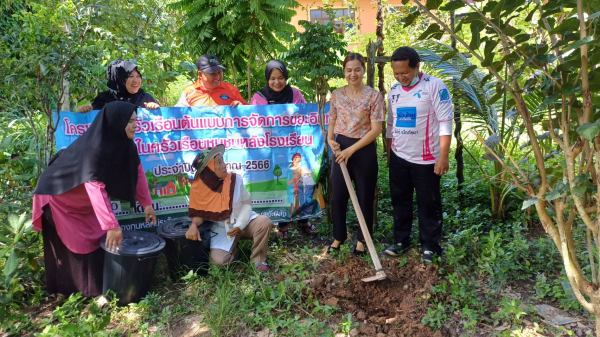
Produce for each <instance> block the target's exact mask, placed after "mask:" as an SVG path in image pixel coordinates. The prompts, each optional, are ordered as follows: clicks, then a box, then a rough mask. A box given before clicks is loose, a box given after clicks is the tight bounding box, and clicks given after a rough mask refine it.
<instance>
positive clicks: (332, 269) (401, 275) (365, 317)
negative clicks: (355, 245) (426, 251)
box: [310, 257, 442, 337]
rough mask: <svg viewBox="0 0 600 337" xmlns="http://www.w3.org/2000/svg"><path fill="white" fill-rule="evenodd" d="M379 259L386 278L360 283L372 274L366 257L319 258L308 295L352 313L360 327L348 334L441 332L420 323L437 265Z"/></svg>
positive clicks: (435, 280) (429, 336)
mask: <svg viewBox="0 0 600 337" xmlns="http://www.w3.org/2000/svg"><path fill="white" fill-rule="evenodd" d="M381 263H382V265H383V268H384V271H385V273H386V274H387V276H388V278H387V279H386V280H383V281H377V282H371V283H365V282H362V281H361V278H363V277H368V276H372V275H375V271H374V270H373V269H372V268H370V267H369V265H368V263H367V262H365V261H363V260H361V259H358V258H355V257H350V258H349V259H347V260H346V261H344V262H343V263H342V264H338V263H337V262H336V261H334V260H331V259H328V260H324V261H323V263H322V264H321V266H320V268H319V271H318V272H317V273H316V275H315V278H314V279H313V280H312V282H311V283H310V286H311V291H312V293H313V296H314V297H315V298H316V299H318V300H319V303H323V304H327V305H331V306H336V307H339V308H340V309H341V311H342V312H343V313H352V318H353V321H356V322H359V326H358V327H356V328H355V329H356V330H355V331H352V333H351V335H357V332H358V336H378V337H379V336H407V337H408V336H411V337H421V336H422V337H433V336H435V337H441V336H442V333H441V332H440V331H433V330H431V329H430V328H429V327H427V326H425V325H423V324H422V323H421V320H422V318H423V317H424V316H425V315H426V314H427V306H428V304H429V295H430V294H431V291H432V290H431V287H432V286H434V285H436V284H439V282H440V277H439V275H438V272H437V270H436V268H437V266H435V265H425V264H423V263H422V262H421V261H419V260H416V259H414V258H412V257H408V258H407V259H393V260H382V261H381ZM404 263H405V264H404ZM401 264H403V265H401Z"/></svg>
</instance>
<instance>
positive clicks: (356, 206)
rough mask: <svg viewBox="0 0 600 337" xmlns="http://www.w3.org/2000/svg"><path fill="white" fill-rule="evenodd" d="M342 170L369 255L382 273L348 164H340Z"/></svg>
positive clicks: (377, 269)
mask: <svg viewBox="0 0 600 337" xmlns="http://www.w3.org/2000/svg"><path fill="white" fill-rule="evenodd" d="M334 160H335V159H334ZM340 168H341V169H342V174H343V175H344V180H345V181H346V187H348V193H350V199H351V200H352V205H353V206H354V210H355V211H356V216H357V217H358V223H359V224H360V229H361V230H362V232H363V236H364V238H365V241H366V242H367V248H369V254H370V255H371V259H372V260H373V265H375V270H376V271H382V270H383V268H382V267H381V262H380V261H379V257H378V256H377V250H375V246H374V245H373V240H372V239H371V233H369V228H367V223H366V222H365V217H364V216H363V214H362V211H361V209H360V205H359V204H358V198H357V197H356V192H354V187H353V186H352V181H350V174H349V173H348V168H347V167H346V162H344V161H342V162H341V163H340Z"/></svg>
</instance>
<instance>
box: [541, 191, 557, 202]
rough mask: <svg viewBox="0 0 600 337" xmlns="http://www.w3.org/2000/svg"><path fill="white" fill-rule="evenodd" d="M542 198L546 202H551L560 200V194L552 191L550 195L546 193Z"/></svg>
mask: <svg viewBox="0 0 600 337" xmlns="http://www.w3.org/2000/svg"><path fill="white" fill-rule="evenodd" d="M544 198H546V200H547V201H552V200H554V199H558V198H560V193H558V191H552V192H551V193H546V195H544Z"/></svg>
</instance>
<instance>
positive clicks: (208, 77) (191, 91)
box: [175, 54, 248, 108]
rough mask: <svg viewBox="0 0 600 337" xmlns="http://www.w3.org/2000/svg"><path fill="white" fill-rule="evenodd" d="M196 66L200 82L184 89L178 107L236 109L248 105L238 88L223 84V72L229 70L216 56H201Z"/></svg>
mask: <svg viewBox="0 0 600 337" xmlns="http://www.w3.org/2000/svg"><path fill="white" fill-rule="evenodd" d="M196 66H197V67H198V81H196V82H195V83H194V84H192V85H190V86H188V87H186V88H185V89H183V92H182V93H181V96H180V97H179V100H178V101H177V103H176V104H175V106H176V107H193V106H206V105H229V106H231V107H233V108H235V107H236V106H238V105H240V104H248V103H246V101H245V100H244V98H242V95H241V94H240V91H239V90H238V89H237V88H236V87H234V86H233V85H231V84H229V83H226V82H223V70H226V69H227V68H225V67H223V66H222V65H221V63H220V62H219V59H218V58H217V57H216V56H215V55H212V54H206V55H202V56H200V58H198V61H196Z"/></svg>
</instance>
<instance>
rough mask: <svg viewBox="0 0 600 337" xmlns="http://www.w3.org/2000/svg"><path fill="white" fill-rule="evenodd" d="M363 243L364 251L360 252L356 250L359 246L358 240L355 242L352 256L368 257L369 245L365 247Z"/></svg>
mask: <svg viewBox="0 0 600 337" xmlns="http://www.w3.org/2000/svg"><path fill="white" fill-rule="evenodd" d="M361 243H362V244H363V249H364V250H358V249H356V246H358V240H356V241H355V242H354V248H352V254H354V255H356V256H365V255H367V245H365V243H364V242H362V241H361Z"/></svg>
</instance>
